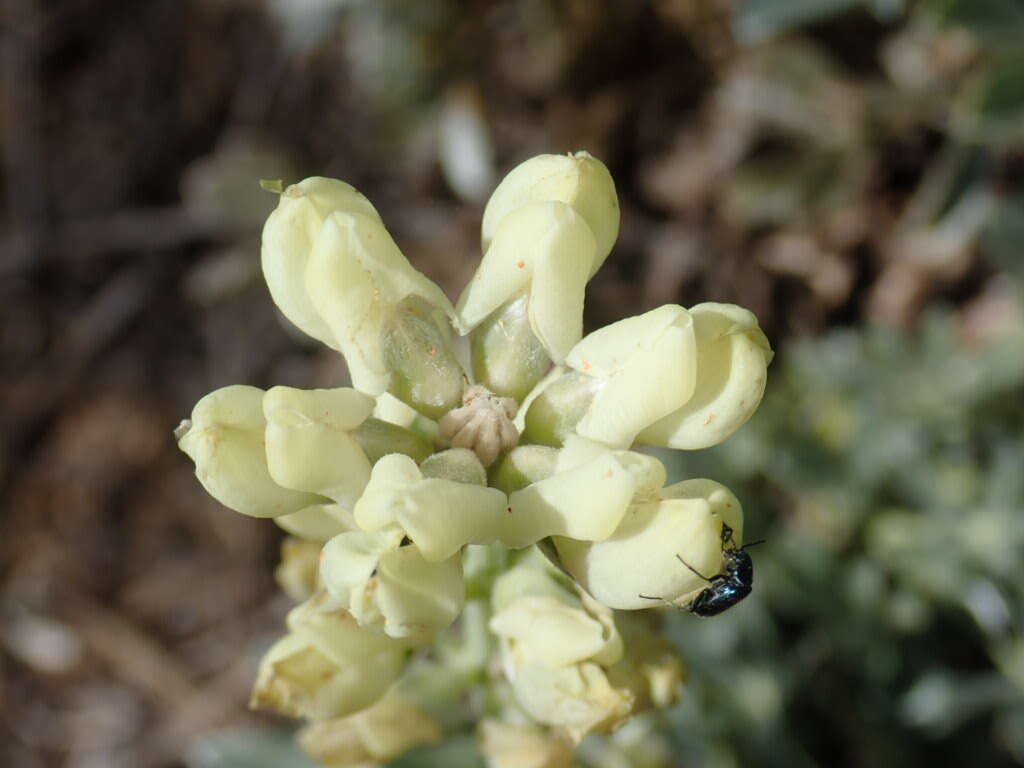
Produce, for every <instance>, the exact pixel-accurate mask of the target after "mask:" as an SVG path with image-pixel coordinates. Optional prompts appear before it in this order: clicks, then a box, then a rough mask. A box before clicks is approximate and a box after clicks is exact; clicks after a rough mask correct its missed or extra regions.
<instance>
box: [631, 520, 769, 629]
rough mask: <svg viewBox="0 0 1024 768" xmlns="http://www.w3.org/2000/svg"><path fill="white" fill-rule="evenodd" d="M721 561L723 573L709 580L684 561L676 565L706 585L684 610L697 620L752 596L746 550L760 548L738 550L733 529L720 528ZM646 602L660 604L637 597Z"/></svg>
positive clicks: (748, 559) (752, 580)
mask: <svg viewBox="0 0 1024 768" xmlns="http://www.w3.org/2000/svg"><path fill="white" fill-rule="evenodd" d="M722 544H723V548H722V558H723V569H722V572H721V573H716V574H715V575H714V576H711V577H708V576H705V575H704V574H702V573H701V572H700V571H698V570H697V569H696V568H694V567H693V566H692V565H690V564H689V563H688V562H686V561H685V560H683V558H682V557H680V556H679V555H676V557H677V558H679V562H681V563H682V564H683V565H685V566H686V567H687V568H689V569H690V570H691V571H693V572H694V573H695V574H696V575H698V576H700V577H701V578H702V579H704V581H706V582H707V583H708V586H707V587H705V588H704V589H703V590H701V592H700V593H699V594H698V595H697V597H695V598H694V599H693V602H691V603H690V604H689V605H688V606H687V610H689V611H690V613H693V614H695V615H697V616H717V615H718V614H720V613H721V612H722V611H725V610H727V609H729V608H732V607H733V606H734V605H736V603H738V602H740V601H741V600H743V598H745V597H746V596H747V595H749V594H750V593H751V591H752V590H753V587H754V562H753V561H752V560H751V559H750V555H748V554H747V553H746V551H745V550H746V547H750V546H753V545H754V544H760V542H757V541H755V542H752V543H750V544H746V545H745V546H743V547H737V546H736V542H735V541H734V540H733V537H732V528H730V527H729V526H728V525H723V526H722ZM640 597H642V598H644V599H645V600H661V599H662V598H660V597H647V595H640Z"/></svg>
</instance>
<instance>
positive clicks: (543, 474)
mask: <svg viewBox="0 0 1024 768" xmlns="http://www.w3.org/2000/svg"><path fill="white" fill-rule="evenodd" d="M557 461H558V451H557V450H556V449H555V448H551V447H549V446H547V445H519V446H516V447H515V448H513V449H512V450H511V451H509V452H508V453H507V454H506V455H505V457H504V458H503V459H502V460H501V463H500V464H498V466H497V468H496V470H495V472H494V479H493V482H492V483H491V485H493V486H494V487H495V488H500V489H501V490H503V491H504V492H505V493H512V492H513V491H518V490H520V489H521V488H525V487H526V486H528V485H530V484H532V483H536V482H539V481H541V480H545V479H547V478H549V477H551V475H553V474H554V473H555V465H556V463H557Z"/></svg>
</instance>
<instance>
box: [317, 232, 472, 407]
mask: <svg viewBox="0 0 1024 768" xmlns="http://www.w3.org/2000/svg"><path fill="white" fill-rule="evenodd" d="M305 287H306V291H307V293H308V295H309V298H310V300H311V302H312V305H313V307H314V308H315V309H316V311H317V313H318V314H319V315H320V317H322V318H323V320H324V323H325V324H326V325H327V327H328V328H330V330H331V334H332V335H333V337H334V339H335V340H336V341H337V348H338V349H340V350H341V351H342V353H343V354H344V355H345V360H346V362H347V363H348V368H349V373H350V374H351V376H352V383H353V385H354V386H355V387H356V389H358V390H360V391H362V392H366V393H368V394H371V395H379V394H380V393H382V392H384V391H385V390H386V389H387V388H388V385H389V383H390V376H389V374H388V371H387V369H386V367H385V365H384V361H383V358H382V352H381V345H380V338H381V329H382V324H383V321H384V316H385V312H386V311H387V310H388V308H390V307H393V306H394V305H395V304H397V303H398V302H400V301H402V300H403V299H404V298H406V297H407V296H419V297H421V298H423V299H425V300H426V301H427V302H428V303H429V304H430V305H432V306H434V307H436V308H437V309H438V311H439V312H440V313H441V314H442V316H443V315H447V316H449V317H452V316H453V313H454V310H453V309H452V307H451V303H450V302H449V301H448V299H447V298H446V297H445V295H444V293H443V292H442V291H441V289H440V288H438V287H437V286H436V285H434V283H432V282H431V281H430V280H429V279H427V278H426V277H425V276H424V275H423V274H421V273H420V272H418V271H416V270H415V269H414V268H413V267H412V265H411V264H409V262H408V261H407V260H406V258H405V256H403V255H402V253H401V251H399V249H398V246H397V245H395V242H394V240H392V239H391V235H390V234H388V231H387V230H386V229H385V228H384V226H383V225H382V224H381V223H380V221H379V220H378V219H376V218H372V217H369V216H366V215H364V214H360V213H340V212H336V213H333V214H331V215H330V216H329V217H328V218H327V220H326V221H325V222H324V225H323V227H322V228H321V230H320V234H319V235H318V237H317V238H316V242H315V243H314V245H313V250H312V252H311V253H310V257H309V264H308V267H307V269H306V274H305Z"/></svg>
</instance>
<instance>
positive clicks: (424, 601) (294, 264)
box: [176, 152, 772, 766]
mask: <svg viewBox="0 0 1024 768" xmlns="http://www.w3.org/2000/svg"><path fill="white" fill-rule="evenodd" d="M618 229H619V208H618V200H617V196H616V192H615V186H614V183H613V181H612V178H611V176H610V174H609V173H608V170H607V169H606V168H605V166H604V165H603V164H602V163H601V162H600V161H598V160H597V159H595V158H593V157H591V156H590V155H589V154H587V153H585V152H579V153H576V154H573V155H542V156H539V157H535V158H533V159H531V160H528V161H526V162H524V163H522V164H521V165H519V166H518V167H517V168H515V169H514V170H512V171H511V172H510V173H509V174H508V176H506V177H505V179H504V180H503V181H502V182H501V184H500V185H499V186H498V188H497V189H496V190H495V192H494V194H493V195H492V197H491V199H490V201H489V202H488V204H487V207H486V209H485V211H484V215H483V223H482V251H483V258H482V260H481V262H480V265H479V267H478V269H477V271H476V274H475V275H474V276H473V278H472V280H471V281H470V282H469V285H468V286H467V287H466V289H465V291H464V292H463V294H462V296H461V297H459V300H458V302H457V304H455V305H453V304H452V303H451V302H450V300H449V299H448V298H447V297H446V296H445V294H444V293H443V292H442V291H441V289H440V288H438V286H436V285H435V284H434V283H433V282H431V281H430V280H429V279H428V278H427V277H425V276H424V275H423V274H421V273H420V272H418V271H417V270H416V269H414V268H413V267H412V266H411V265H410V263H409V262H408V261H407V260H406V258H405V257H404V256H403V255H402V252H401V251H400V250H399V248H398V246H397V245H396V244H395V242H394V240H392V238H391V236H390V235H389V234H388V231H387V230H386V229H385V227H384V224H383V222H382V221H381V218H380V216H379V215H378V213H377V211H376V210H375V209H374V207H373V205H372V204H371V203H370V201H369V200H367V199H366V198H365V197H364V196H363V195H362V194H360V193H359V192H358V191H357V190H355V189H354V188H353V187H351V186H349V185H348V184H345V183H343V182H341V181H337V180H333V179H326V178H318V177H314V178H309V179H306V180H304V181H302V182H299V183H298V184H294V185H292V186H289V187H287V188H285V189H284V190H283V191H282V192H281V193H280V200H279V204H278V206H277V208H276V210H275V211H274V212H273V213H272V214H271V215H270V217H269V218H268V220H267V222H266V226H265V228H264V230H263V248H262V262H263V272H264V276H265V278H266V282H267V285H268V287H269V289H270V293H271V295H272V297H273V299H274V301H275V303H276V304H277V306H278V307H279V308H280V309H281V311H282V312H283V313H284V315H285V316H286V317H287V318H288V319H289V320H290V321H291V322H292V323H294V324H295V325H296V326H297V327H298V328H300V329H301V330H302V331H304V332H305V333H307V334H309V335H310V336H312V337H314V338H316V339H318V340H319V341H321V342H322V343H324V344H326V345H328V346H329V347H331V348H332V349H335V350H337V351H338V352H340V353H341V354H343V355H344V356H345V360H346V362H347V364H348V369H349V372H350V374H351V379H352V387H339V388H336V389H318V390H312V391H305V390H300V389H293V388H291V387H280V386H279V387H273V388H271V389H269V390H266V391H264V390H262V389H258V388H256V387H251V386H242V385H236V386H229V387H225V388H223V389H219V390H216V391H215V392H212V393H210V394H209V395H207V396H206V397H204V398H203V399H202V400H200V401H199V403H198V404H197V405H196V406H195V409H194V410H193V412H192V415H191V418H190V419H188V420H186V421H185V422H183V423H182V425H181V427H179V429H178V431H177V433H176V434H177V438H178V444H179V446H180V447H181V449H182V450H183V451H184V452H185V453H186V454H188V455H189V457H191V459H192V460H193V461H194V462H195V467H196V475H197V477H198V478H199V480H200V482H201V483H202V484H203V486H204V488H206V490H207V491H208V492H209V493H210V494H211V495H212V496H214V497H215V498H216V499H217V500H218V501H220V502H221V503H223V504H224V505H226V506H228V507H230V508H231V509H234V510H236V511H238V512H241V513H243V514H246V515H251V516H253V517H266V518H273V519H274V521H275V522H276V523H277V524H278V525H279V526H281V527H282V528H283V529H284V530H286V531H287V532H288V533H289V534H291V538H289V539H287V540H286V541H285V545H284V550H283V560H282V564H281V566H280V567H279V569H278V574H277V575H278V580H279V582H280V583H281V585H282V587H283V588H284V589H285V590H286V591H287V592H288V593H289V594H290V595H291V596H292V597H294V598H295V599H296V600H298V601H299V605H298V606H297V607H296V608H294V609H293V610H292V611H291V613H290V614H289V615H288V618H287V632H286V633H285V634H284V635H283V637H281V639H280V640H278V641H277V642H276V643H275V644H274V645H273V646H272V647H271V648H270V649H269V651H268V652H267V653H266V655H265V657H264V658H263V660H262V662H261V664H260V669H259V673H258V677H257V680H256V684H255V688H254V690H253V695H252V704H253V706H255V707H260V708H265V709H270V710H275V711H277V712H280V713H283V714H285V715H289V716H293V717H301V718H306V719H308V720H309V721H311V724H310V725H309V727H307V729H306V730H305V731H303V733H302V735H301V736H300V742H301V743H302V745H303V746H304V747H305V748H306V749H307V750H308V751H309V752H310V753H311V754H312V755H314V756H315V757H316V758H317V759H319V760H320V761H322V762H323V763H324V764H326V765H330V766H348V765H367V764H371V765H372V764H379V763H384V762H387V761H388V760H390V759H392V758H394V757H396V756H397V755H399V754H401V753H402V752H404V751H405V750H407V749H409V748H411V747H413V746H416V745H418V744H423V743H427V742H430V741H434V740H437V739H439V738H441V735H442V733H443V731H444V729H445V728H446V727H448V726H449V725H450V721H451V712H452V710H453V708H454V709H460V708H461V709H462V710H464V711H465V712H466V713H468V715H467V716H468V717H469V718H470V719H472V720H474V721H476V722H478V723H479V729H478V735H479V741H480V745H481V749H482V750H483V751H484V754H485V755H486V756H487V758H488V760H489V762H490V764H491V765H494V766H501V765H513V764H522V760H524V759H527V758H524V757H523V753H524V750H525V751H526V752H528V753H529V755H530V757H529V758H528V762H529V761H532V762H529V764H537V765H552V766H554V765H568V764H569V761H571V755H572V751H571V747H572V746H573V745H575V744H577V743H578V742H579V741H580V740H581V739H582V738H583V737H584V736H586V735H587V734H588V733H592V732H607V731H611V730H614V729H616V728H617V727H619V726H621V725H622V724H624V723H625V722H626V721H627V720H629V719H630V718H631V717H633V716H634V715H636V714H638V713H640V712H642V711H644V710H647V709H650V708H653V707H664V706H667V705H669V704H671V703H672V702H673V701H674V700H675V699H676V698H677V696H678V693H679V688H680V685H681V681H682V676H683V669H682V665H681V663H680V661H679V660H678V659H677V658H676V657H675V655H674V654H673V652H672V650H671V646H670V644H669V643H668V641H667V639H665V638H664V636H663V635H662V634H661V633H659V632H658V631H657V626H656V625H657V621H658V619H659V616H658V615H657V613H656V612H650V611H647V612H644V613H633V612H634V611H637V610H638V609H644V608H652V607H654V605H661V604H670V605H674V606H678V607H687V606H688V605H689V604H690V603H691V602H692V601H693V599H694V598H695V596H696V595H698V594H699V593H700V592H701V591H702V590H703V589H705V588H706V586H707V583H706V581H705V580H704V579H702V578H701V577H700V576H699V575H698V574H718V573H719V572H721V571H722V568H723V550H724V548H725V547H726V543H725V542H726V540H728V541H729V542H730V545H729V546H739V544H740V543H741V541H742V535H743V513H742V509H741V507H740V503H739V501H738V500H737V499H736V497H735V496H734V495H733V494H732V493H731V492H730V491H729V490H728V489H726V488H725V487H723V486H721V485H719V484H718V483H716V482H714V481H712V480H706V479H691V480H685V481H683V482H679V483H674V484H671V485H666V472H665V468H664V467H663V466H662V464H661V463H660V462H659V461H658V460H657V459H655V458H654V457H652V456H651V455H648V454H645V453H642V452H638V451H637V450H635V448H636V447H637V446H663V447H670V448H678V449H687V450H691V449H698V448H704V447H707V446H711V445H715V444H716V443H719V442H721V441H722V440H725V439H726V438H727V437H729V435H731V434H732V433H733V432H734V431H735V430H736V429H737V428H739V427H740V426H741V425H742V424H743V423H744V422H745V421H746V420H747V419H748V418H749V417H750V415H751V414H752V413H753V411H754V410H755V408H756V407H757V405H758V404H759V402H760V400H761V396H762V394H763V392H764V387H765V380H766V369H767V366H768V363H769V362H770V359H771V355H772V353H771V349H770V347H769V344H768V341H767V339H766V338H765V336H764V334H763V333H762V332H761V330H760V329H759V327H758V324H757V320H756V318H755V317H754V316H753V315H752V314H751V313H750V312H748V311H746V310H744V309H741V308H739V307H737V306H733V305H726V304H711V303H708V304H700V305H698V306H695V307H692V308H690V309H685V308H683V307H681V306H678V305H666V306H662V307H658V308H656V309H653V310H651V311H649V312H646V313H644V314H641V315H638V316H636V317H630V318H626V319H624V320H621V321H619V322H617V323H614V324H612V325H610V326H608V327H606V328H602V329H600V330H597V331H595V332H594V333H591V334H590V335H588V336H586V337H584V336H583V302H584V293H585V288H586V285H587V282H588V281H589V280H590V279H591V278H592V277H593V276H594V274H595V273H596V272H597V270H598V269H599V268H600V266H601V264H602V263H603V262H604V260H605V259H606V258H607V256H608V254H609V252H610V251H611V249H612V246H613V244H614V242H615V239H616V237H617V235H618ZM726 526H727V528H726ZM729 531H731V539H730V538H729V535H728V534H729ZM680 559H682V560H683V561H685V564H687V565H689V566H690V567H689V568H687V567H683V565H681V563H680ZM651 596H656V597H657V598H658V600H657V601H655V603H654V604H653V605H652V601H651V599H650V597H651ZM517 755H518V757H517ZM517 760H518V761H519V762H516V761H517Z"/></svg>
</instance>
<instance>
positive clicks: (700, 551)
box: [555, 480, 743, 610]
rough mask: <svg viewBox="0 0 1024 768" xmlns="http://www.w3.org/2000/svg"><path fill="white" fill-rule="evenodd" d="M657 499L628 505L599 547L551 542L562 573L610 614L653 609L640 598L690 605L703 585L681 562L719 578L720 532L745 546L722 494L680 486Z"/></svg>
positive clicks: (735, 508)
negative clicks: (729, 532) (729, 533)
mask: <svg viewBox="0 0 1024 768" xmlns="http://www.w3.org/2000/svg"><path fill="white" fill-rule="evenodd" d="M660 495H661V500H659V501H645V502H642V503H638V504H635V505H633V506H632V508H631V509H630V510H629V514H628V515H625V516H624V517H623V519H622V523H621V525H619V527H618V528H617V529H616V530H615V532H614V533H613V534H612V535H611V536H609V537H608V538H606V539H604V540H601V541H594V542H585V541H575V540H573V539H570V538H556V539H555V547H556V548H557V550H558V555H559V559H560V560H561V562H562V565H563V566H564V567H565V568H566V570H568V571H569V573H571V574H572V575H573V577H574V578H575V579H576V580H577V581H578V582H579V584H580V586H582V587H583V588H584V589H585V590H587V592H588V593H589V594H591V595H593V596H594V598H595V599H597V600H599V601H600V602H601V603H603V604H604V605H607V606H609V607H610V608H617V609H626V610H634V609H640V608H651V607H652V601H651V600H649V599H645V598H643V597H641V595H646V596H648V597H660V598H662V599H664V600H665V601H666V602H669V603H672V604H673V605H678V606H686V605H688V604H689V603H690V602H691V601H692V600H693V598H694V597H696V595H697V593H698V592H700V591H701V590H702V589H704V588H705V587H706V586H707V582H706V581H704V580H703V579H702V578H700V577H699V576H698V575H697V574H695V573H694V572H693V571H691V570H690V569H689V568H687V567H686V566H685V565H683V564H682V563H680V562H679V558H680V557H681V558H682V559H683V560H684V561H685V562H686V563H687V564H689V565H690V566H691V567H692V568H693V569H695V570H696V571H698V572H699V573H702V574H704V575H706V576H709V577H710V576H712V575H714V574H717V573H719V572H720V571H721V570H722V550H723V543H722V525H723V524H725V525H728V526H729V527H730V528H731V529H732V532H733V533H732V536H733V540H734V541H735V542H736V543H737V544H739V543H740V542H741V541H742V536H743V510H742V508H741V507H740V503H739V501H738V500H737V498H736V497H735V496H734V495H733V494H732V493H731V492H730V491H729V489H728V488H726V487H725V486H722V485H719V484H718V483H716V482H714V481H711V480H685V481H683V482H681V483H676V484H675V485H670V486H668V487H666V488H663V489H662V491H661V494H660Z"/></svg>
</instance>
